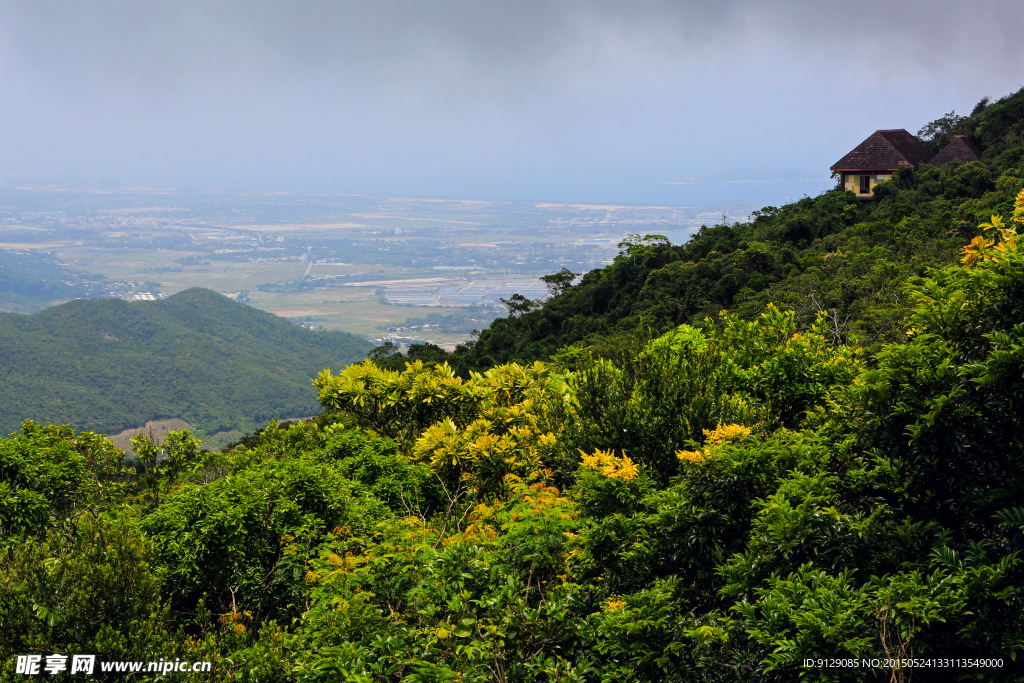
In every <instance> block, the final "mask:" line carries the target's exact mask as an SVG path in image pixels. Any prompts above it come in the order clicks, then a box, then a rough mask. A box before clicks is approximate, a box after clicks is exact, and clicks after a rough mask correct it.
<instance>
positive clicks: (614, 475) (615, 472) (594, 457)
mask: <svg viewBox="0 0 1024 683" xmlns="http://www.w3.org/2000/svg"><path fill="white" fill-rule="evenodd" d="M580 455H582V456H583V461H582V462H581V463H580V464H582V465H583V466H584V467H587V468H589V469H592V470H594V471H595V472H600V473H601V474H603V475H604V476H606V477H608V478H609V479H618V480H619V481H630V480H631V479H636V478H637V476H638V475H639V474H640V472H639V470H638V469H637V466H636V463H634V462H633V461H632V460H630V459H629V458H628V457H627V456H626V454H625V453H623V454H622V457H621V458H617V457H615V455H614V454H613V453H612V451H610V450H609V451H602V450H596V451H594V453H593V454H591V455H587V454H586V453H584V452H583V451H580Z"/></svg>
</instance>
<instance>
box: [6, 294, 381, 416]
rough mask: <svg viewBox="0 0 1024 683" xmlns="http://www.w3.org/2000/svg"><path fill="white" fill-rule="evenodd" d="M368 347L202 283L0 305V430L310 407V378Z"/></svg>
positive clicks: (293, 411) (306, 410) (308, 410)
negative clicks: (170, 292) (47, 303)
mask: <svg viewBox="0 0 1024 683" xmlns="http://www.w3.org/2000/svg"><path fill="white" fill-rule="evenodd" d="M369 348H370V345H369V344H368V343H366V342H364V341H362V340H360V339H358V338H357V337H354V336H352V335H348V334H343V333H334V332H310V331H308V330H304V329H302V328H300V327H296V326H294V325H292V324H290V323H288V322H287V321H285V320H282V319H281V318H278V317H276V316H274V315H271V314H269V313H265V312H263V311H259V310H256V309H254V308H250V307H248V306H245V305H242V304H239V303H236V302H234V301H231V300H230V299H228V298H226V297H223V296H221V295H220V294H217V293H215V292H211V291H209V290H206V289H198V288H194V289H189V290H185V291H183V292H180V293H178V294H175V295H174V296H171V297H168V298H167V299H164V300H162V301H156V302H137V303H128V302H126V301H121V300H119V299H89V300H86V299H82V300H77V301H71V302H68V303H66V304H63V305H60V306H55V307H53V308H49V309H46V310H44V311H41V312H39V313H35V314H33V315H21V314H16V313H4V314H0V371H2V373H3V377H4V391H3V393H2V395H0V428H2V429H3V430H4V431H5V433H6V432H10V431H12V430H14V429H16V428H17V427H18V426H19V425H20V424H21V422H22V421H23V420H25V419H33V420H37V421H49V422H53V423H57V424H70V425H72V426H74V427H76V428H79V429H90V430H95V431H100V432H105V433H113V432H118V431H120V430H122V429H127V428H130V427H136V426H140V425H143V424H145V423H146V422H147V421H148V420H153V419H160V418H171V417H180V418H182V419H184V420H186V421H188V422H189V423H191V424H192V425H194V426H195V427H196V429H197V430H199V431H200V432H203V433H206V434H212V433H214V432H218V431H222V430H228V429H243V430H247V431H248V430H252V429H253V428H255V427H257V426H259V425H262V424H263V423H265V422H266V421H268V420H269V419H271V418H273V417H298V416H303V415H311V414H313V413H315V412H317V410H318V403H317V400H316V392H315V391H314V390H313V388H312V386H311V385H310V378H311V377H314V376H315V375H316V374H317V373H318V372H320V371H321V370H322V369H323V368H325V367H332V368H340V367H344V366H345V365H348V364H349V363H351V362H354V361H358V360H360V359H361V358H363V357H365V355H366V352H367V350H368V349H369Z"/></svg>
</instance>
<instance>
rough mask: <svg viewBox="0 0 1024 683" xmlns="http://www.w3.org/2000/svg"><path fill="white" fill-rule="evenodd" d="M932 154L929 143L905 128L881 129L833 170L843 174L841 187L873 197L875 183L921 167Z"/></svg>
mask: <svg viewBox="0 0 1024 683" xmlns="http://www.w3.org/2000/svg"><path fill="white" fill-rule="evenodd" d="M950 144H952V143H950ZM932 156H933V153H932V150H931V149H929V147H928V145H926V144H924V143H923V142H921V141H920V140H918V139H917V138H916V137H914V136H913V135H911V134H910V133H908V132H907V131H906V130H904V129H902V128H898V129H894V130H878V131H875V132H874V133H873V134H872V135H871V137H869V138H868V139H867V140H865V141H864V142H862V143H860V144H859V145H857V146H856V147H854V148H853V151H852V152H850V153H849V154H847V155H846V156H844V157H843V158H842V159H840V160H839V161H837V162H836V163H835V164H834V165H833V166H832V171H834V172H836V173H838V174H839V186H840V187H841V188H843V189H845V190H849V191H850V192H855V193H856V194H857V198H858V199H871V197H872V196H873V195H872V191H873V190H874V188H875V185H877V184H878V183H880V182H882V181H883V180H888V179H889V178H891V177H892V174H893V172H894V171H898V170H899V169H901V168H907V167H910V168H917V167H918V166H920V165H921V164H927V163H929V162H930V161H931V160H932Z"/></svg>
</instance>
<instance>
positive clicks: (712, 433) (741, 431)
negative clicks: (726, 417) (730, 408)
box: [704, 425, 750, 446]
mask: <svg viewBox="0 0 1024 683" xmlns="http://www.w3.org/2000/svg"><path fill="white" fill-rule="evenodd" d="M746 436H750V427H744V426H743V425H718V426H717V427H715V428H714V429H705V430H704V438H705V439H706V440H707V441H708V443H712V444H715V445H716V446H717V445H718V444H720V443H725V442H727V441H738V440H740V439H742V438H743V437H746Z"/></svg>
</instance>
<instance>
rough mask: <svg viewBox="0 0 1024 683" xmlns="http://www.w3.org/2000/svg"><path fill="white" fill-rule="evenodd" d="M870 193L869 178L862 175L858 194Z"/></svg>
mask: <svg viewBox="0 0 1024 683" xmlns="http://www.w3.org/2000/svg"><path fill="white" fill-rule="evenodd" d="M870 191H871V176H869V175H862V176H861V177H860V193H861V194H867V193H868V192H870Z"/></svg>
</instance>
